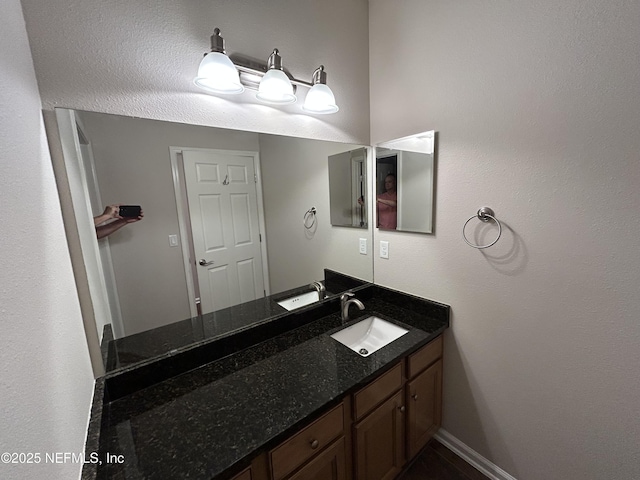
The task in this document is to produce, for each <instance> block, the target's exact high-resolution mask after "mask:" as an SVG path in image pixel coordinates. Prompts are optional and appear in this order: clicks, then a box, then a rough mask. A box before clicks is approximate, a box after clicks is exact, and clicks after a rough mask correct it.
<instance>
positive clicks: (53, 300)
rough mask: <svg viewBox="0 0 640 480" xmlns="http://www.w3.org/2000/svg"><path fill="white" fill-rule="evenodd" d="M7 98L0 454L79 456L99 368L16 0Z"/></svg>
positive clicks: (2, 96)
mask: <svg viewBox="0 0 640 480" xmlns="http://www.w3.org/2000/svg"><path fill="white" fill-rule="evenodd" d="M0 105H2V107H1V108H0V151H2V154H1V155H2V161H1V163H2V174H1V175H0V200H1V201H2V208H0V222H1V223H2V234H1V235H0V265H2V270H1V272H2V273H1V280H0V322H1V323H2V335H1V336H0V405H1V406H2V416H1V418H0V452H16V453H19V452H25V453H26V452H41V453H42V455H43V457H44V452H74V453H76V454H77V453H80V452H82V451H83V450H84V437H85V433H86V428H87V421H88V418H89V409H90V406H89V404H90V401H91V395H92V393H93V376H92V372H91V364H90V363H89V355H88V352H87V344H86V341H85V337H84V332H83V328H82V318H81V315H80V308H79V304H78V297H77V294H76V289H75V285H74V279H73V274H72V271H71V263H70V261H69V253H68V249H67V243H66V238H65V234H64V229H63V225H62V217H61V215H60V203H59V200H58V195H57V191H56V185H55V180H54V177H53V171H52V168H51V159H50V157H49V153H48V148H47V143H46V138H45V133H44V126H43V124H42V116H41V111H40V110H41V103H40V97H39V94H38V86H37V84H36V78H35V74H34V70H33V62H32V60H31V55H30V52H29V45H28V41H27V33H26V30H25V25H24V19H23V16H22V11H21V8H20V2H19V1H17V0H8V1H6V2H3V3H2V7H1V14H0ZM43 462H44V460H43ZM81 467H82V466H81V465H80V464H77V463H75V464H74V463H67V464H57V465H52V464H48V465H45V464H44V463H42V464H40V465H33V464H32V465H20V464H11V465H7V464H4V463H2V464H0V477H2V479H3V480H13V479H15V480H31V479H34V480H35V479H42V478H50V479H69V478H78V477H79V476H80V469H81Z"/></svg>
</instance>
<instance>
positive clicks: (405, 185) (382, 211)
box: [375, 130, 436, 233]
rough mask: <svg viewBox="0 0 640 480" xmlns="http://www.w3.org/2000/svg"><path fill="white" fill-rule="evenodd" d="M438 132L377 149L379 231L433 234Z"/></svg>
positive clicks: (430, 132)
mask: <svg viewBox="0 0 640 480" xmlns="http://www.w3.org/2000/svg"><path fill="white" fill-rule="evenodd" d="M435 138H436V135H435V132H434V131H433V130H431V131H427V132H423V133H419V134H416V135H411V136H408V137H403V138H399V139H397V140H392V141H389V142H384V143H380V144H378V145H376V148H375V157H376V227H378V228H379V229H382V230H397V231H402V232H415V233H433V214H434V187H435V185H434V179H435Z"/></svg>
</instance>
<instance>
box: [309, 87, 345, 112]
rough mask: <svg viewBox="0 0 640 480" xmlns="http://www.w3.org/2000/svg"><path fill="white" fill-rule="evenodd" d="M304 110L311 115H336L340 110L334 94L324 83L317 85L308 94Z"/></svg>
mask: <svg viewBox="0 0 640 480" xmlns="http://www.w3.org/2000/svg"><path fill="white" fill-rule="evenodd" d="M302 109H303V110H304V111H305V112H309V113H319V114H329V113H336V112H337V111H338V110H339V108H338V106H337V105H336V98H335V97H334V96H333V92H332V91H331V89H330V88H329V87H327V86H326V85H325V84H324V83H316V84H315V85H314V86H313V87H311V90H309V92H308V93H307V98H306V99H305V101H304V105H303V106H302Z"/></svg>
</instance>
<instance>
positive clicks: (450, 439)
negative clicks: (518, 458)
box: [434, 428, 517, 480]
mask: <svg viewBox="0 0 640 480" xmlns="http://www.w3.org/2000/svg"><path fill="white" fill-rule="evenodd" d="M434 438H435V439H436V440H438V441H439V442H440V443H441V444H443V445H444V446H445V447H447V448H448V449H449V450H451V451H452V452H453V453H455V454H456V455H458V456H459V457H460V458H462V459H463V460H465V461H466V462H467V463H469V464H470V465H473V466H474V467H475V468H477V469H478V470H480V471H481V472H482V473H483V474H484V475H486V476H487V477H489V478H491V479H492V480H517V479H516V478H515V477H513V476H511V475H509V474H508V473H507V472H505V471H504V470H502V469H501V468H500V467H498V466H497V465H495V464H494V463H492V462H490V461H489V460H487V459H486V458H484V457H483V456H482V455H480V454H479V453H478V452H476V451H475V450H473V449H472V448H470V447H469V446H468V445H466V444H464V443H462V442H461V441H460V440H458V439H457V438H456V437H454V436H453V435H451V434H450V433H449V432H447V431H446V430H444V429H442V428H441V429H440V430H438V433H436V434H435V436H434Z"/></svg>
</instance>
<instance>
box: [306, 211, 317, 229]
mask: <svg viewBox="0 0 640 480" xmlns="http://www.w3.org/2000/svg"><path fill="white" fill-rule="evenodd" d="M303 221H304V228H306V229H307V230H311V229H312V228H313V226H314V225H315V224H316V207H311V208H310V209H309V210H307V213H305V214H304V220H303ZM309 221H311V223H309Z"/></svg>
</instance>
